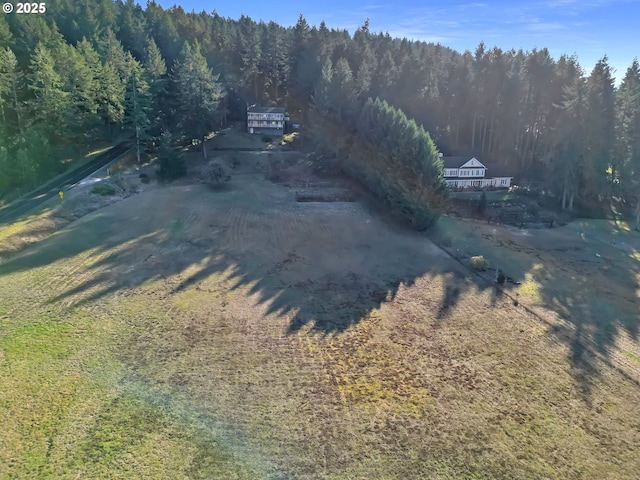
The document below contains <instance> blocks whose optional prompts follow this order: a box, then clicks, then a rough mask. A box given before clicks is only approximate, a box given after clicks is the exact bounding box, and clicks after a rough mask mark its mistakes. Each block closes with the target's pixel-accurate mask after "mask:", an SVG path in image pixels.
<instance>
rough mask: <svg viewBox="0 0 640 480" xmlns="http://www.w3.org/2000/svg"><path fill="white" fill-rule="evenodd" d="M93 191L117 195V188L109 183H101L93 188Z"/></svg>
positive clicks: (105, 194)
mask: <svg viewBox="0 0 640 480" xmlns="http://www.w3.org/2000/svg"><path fill="white" fill-rule="evenodd" d="M91 193H96V194H98V195H103V196H105V197H106V196H107V195H115V194H116V189H115V188H114V187H113V185H109V184H108V183H99V184H97V185H96V186H95V187H93V188H92V189H91Z"/></svg>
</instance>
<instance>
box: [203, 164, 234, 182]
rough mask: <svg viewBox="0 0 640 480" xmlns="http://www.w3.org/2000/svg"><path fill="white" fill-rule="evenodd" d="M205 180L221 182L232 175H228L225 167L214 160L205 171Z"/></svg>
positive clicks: (227, 179)
mask: <svg viewBox="0 0 640 480" xmlns="http://www.w3.org/2000/svg"><path fill="white" fill-rule="evenodd" d="M203 177H204V181H205V182H207V183H216V184H218V183H220V182H227V181H229V180H230V179H231V176H230V175H227V172H226V171H225V169H224V167H223V166H222V165H221V164H220V163H218V162H213V163H211V164H209V165H207V167H206V168H205V170H204V172H203Z"/></svg>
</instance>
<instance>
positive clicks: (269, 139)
mask: <svg viewBox="0 0 640 480" xmlns="http://www.w3.org/2000/svg"><path fill="white" fill-rule="evenodd" d="M262 141H263V142H264V143H269V142H270V141H271V137H270V136H269V135H263V136H262Z"/></svg>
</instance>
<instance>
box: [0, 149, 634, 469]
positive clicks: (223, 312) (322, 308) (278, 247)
mask: <svg viewBox="0 0 640 480" xmlns="http://www.w3.org/2000/svg"><path fill="white" fill-rule="evenodd" d="M260 158H261V157H260V153H255V154H254V153H244V154H243V156H242V158H241V160H242V161H243V164H244V165H250V164H252V163H251V161H249V160H251V159H253V160H255V159H260ZM245 159H246V161H245ZM252 165H253V164H252ZM244 173H245V175H236V176H234V177H233V178H232V180H231V182H230V183H229V184H228V185H227V186H226V187H225V188H224V189H217V190H212V189H210V188H207V187H205V186H203V185H188V184H182V185H175V186H169V187H164V188H157V189H153V190H150V191H148V192H145V193H142V194H140V195H138V196H133V197H129V198H127V199H124V200H122V201H121V202H119V203H116V204H114V205H111V206H108V207H105V208H103V209H100V210H98V211H97V212H94V213H92V214H89V215H87V216H85V217H83V218H81V219H80V220H77V221H75V222H72V223H70V224H69V225H68V226H66V228H64V229H62V230H59V231H58V232H57V233H55V234H53V235H52V236H50V237H49V238H47V239H45V240H42V241H39V242H37V243H36V244H34V245H32V246H31V247H29V249H27V250H26V251H24V252H23V253H21V254H20V255H18V256H16V257H14V258H12V259H11V260H8V261H5V262H4V263H2V264H0V365H1V366H2V368H0V384H1V385H2V386H3V388H2V389H0V419H1V420H0V422H1V425H2V427H3V428H2V429H0V478H69V479H71V478H171V479H173V478H207V479H208V478H225V479H228V478H247V479H255V478H265V479H267V478H269V479H271V478H273V479H276V478H283V479H284V478H303V479H306V478H308V479H312V478H313V479H315V478H326V479H344V478H352V479H356V478H359V479H371V478H380V479H382V478H384V479H391V478H397V479H406V478H416V479H418V478H434V479H435V478H438V479H440V478H452V479H453V478H505V479H506V478H509V479H512V478H532V479H534V478H540V479H542V478H569V479H578V478H611V479H625V478H628V479H632V478H637V472H638V471H640V456H638V451H639V449H640V420H639V419H640V401H639V400H640V388H639V387H638V384H637V380H638V372H639V371H640V364H639V363H638V361H637V358H640V351H639V350H638V346H639V345H638V343H639V342H638V338H637V333H634V332H637V330H634V328H637V327H634V325H636V326H637V321H638V318H637V301H639V300H640V299H638V298H637V297H635V299H634V298H631V297H630V298H631V300H634V302H636V303H635V305H636V310H635V313H633V312H634V311H633V309H632V308H631V307H630V306H631V305H633V303H632V302H630V303H629V308H627V304H626V303H620V302H614V301H613V297H611V298H610V297H607V296H606V295H600V297H598V298H603V299H604V300H598V299H597V298H594V299H593V300H591V299H589V298H581V299H578V297H577V295H578V294H579V291H578V290H576V289H577V288H578V287H580V288H583V287H584V288H587V287H589V288H593V290H587V291H586V293H584V295H585V296H590V295H593V292H594V291H597V289H596V286H595V285H590V284H589V282H583V283H580V282H581V279H580V278H579V277H578V276H577V273H578V272H579V270H577V269H580V268H582V269H584V272H587V273H588V274H590V276H589V277H588V278H590V279H594V278H597V279H600V277H599V276H598V277H596V276H595V273H594V272H596V271H599V272H600V274H601V275H602V278H606V277H607V275H608V278H609V279H610V281H609V282H608V286H607V288H609V289H612V292H614V293H613V295H620V294H624V295H632V294H633V295H637V291H634V290H633V288H632V286H631V283H629V284H628V285H627V283H625V282H627V280H629V278H631V277H630V276H631V275H637V272H638V271H637V264H633V263H631V260H633V261H636V262H637V261H638V259H637V258H635V257H633V258H635V260H634V259H633V258H632V257H628V258H630V259H631V260H628V261H627V263H626V264H625V269H626V270H625V273H624V274H622V273H619V272H618V273H616V274H615V275H613V274H611V273H609V274H607V273H606V271H605V270H602V268H601V267H603V266H608V267H609V268H610V269H611V270H609V272H612V271H613V269H616V270H615V271H616V272H617V270H618V269H619V268H620V265H618V264H617V263H616V264H608V263H607V264H604V263H603V264H597V265H596V264H595V263H593V264H592V263H584V262H579V261H578V260H579V258H582V259H583V260H588V261H589V262H600V261H601V260H602V259H603V258H604V260H602V261H606V262H617V261H618V260H617V257H615V255H614V253H615V254H617V253H616V252H619V254H620V255H622V254H623V252H627V253H626V255H628V256H633V255H637V250H634V249H635V247H634V246H633V245H635V243H634V242H635V241H636V237H633V235H634V234H633V233H632V232H625V233H619V234H618V235H620V236H619V237H617V238H618V241H617V244H616V245H611V244H609V248H611V249H613V250H608V249H606V248H605V247H606V245H605V244H604V243H602V242H604V241H606V239H609V238H610V235H611V233H610V232H611V230H610V226H606V225H600V224H593V223H589V224H584V225H581V226H578V225H574V224H570V225H568V226H567V227H569V226H571V225H573V228H574V229H575V228H578V227H579V228H578V229H579V230H580V231H581V232H583V234H584V237H585V238H586V242H587V243H588V245H589V248H591V247H593V248H595V246H596V245H597V246H598V251H597V252H596V253H599V254H600V255H601V256H600V257H595V255H593V259H594V260H592V258H591V257H592V255H591V251H590V250H589V251H586V250H585V251H583V252H582V255H583V256H582V257H578V253H577V251H575V252H574V253H573V255H575V256H576V257H575V259H574V258H573V257H567V254H568V253H569V254H571V252H572V251H571V250H567V251H565V252H556V253H555V256H553V255H554V253H553V251H552V249H551V248H550V243H549V242H550V240H549V238H552V239H553V238H554V237H548V238H546V240H545V237H534V236H533V234H532V238H539V239H538V240H535V241H534V240H532V239H530V238H529V237H524V236H517V235H518V234H517V232H516V233H510V232H509V231H508V230H506V229H505V231H500V232H496V233H493V232H492V231H484V230H483V229H484V228H485V227H484V225H481V224H471V223H466V222H461V221H458V220H453V219H447V218H445V219H443V222H442V223H441V225H440V227H439V228H440V230H439V231H437V232H435V234H434V235H436V236H438V238H442V237H443V236H446V235H450V236H451V239H450V241H448V242H446V243H450V245H451V247H449V248H450V249H452V250H453V254H454V256H456V255H457V256H459V257H460V261H457V260H456V259H454V258H452V257H451V256H449V255H448V254H447V253H445V252H444V251H443V250H441V249H440V248H438V247H437V246H436V245H434V244H433V243H432V242H431V241H430V240H429V239H428V238H426V237H425V236H423V235H420V234H416V233H413V232H409V231H405V230H402V229H400V228H399V227H397V226H393V225H390V224H388V223H385V222H384V221H383V220H381V218H380V217H379V216H378V215H377V214H376V213H375V212H374V210H373V209H372V208H370V207H369V206H368V205H367V204H366V203H362V202H352V203H324V204H313V203H305V204H297V203H296V202H295V200H294V192H293V191H292V190H291V189H288V188H286V187H283V186H279V185H273V184H270V183H268V182H266V181H265V180H263V175H252V174H251V172H248V171H247V172H244ZM123 225H126V228H123ZM475 226H478V228H476V229H475V230H474V227H475ZM492 228H493V226H492ZM563 228H565V227H563ZM568 232H569V231H568V230H567V231H563V230H561V229H557V230H552V231H548V232H547V231H545V232H539V234H540V235H560V234H565V235H567V237H566V238H564V237H563V238H564V240H565V243H557V247H554V248H569V247H570V246H572V245H573V244H572V243H567V242H568V238H569V236H570V234H569V233H568ZM492 233H493V236H492ZM483 234H487V235H488V237H486V238H485V236H483ZM508 235H513V238H514V239H513V240H511V241H512V242H513V244H511V243H508V242H507V239H510V238H511V237H508ZM575 235H576V237H577V238H578V240H576V242H585V240H582V236H581V235H580V234H579V233H576V234H575ZM0 238H2V232H1V231H0ZM497 239H501V241H502V242H503V246H500V245H496V242H497ZM600 240H602V241H600ZM536 241H537V242H540V243H539V245H538V246H537V247H536V246H535V245H534V243H535V242H536ZM1 242H2V240H0V244H1ZM526 242H529V243H526ZM532 242H533V243H532ZM558 242H560V240H558ZM598 242H599V243H598ZM525 243H526V244H525ZM621 243H624V244H625V246H624V248H622V247H621ZM601 244H602V247H600V245H601ZM504 245H506V246H504ZM562 246H564V247H562ZM507 247H509V248H507ZM545 248H546V250H545ZM518 249H519V250H520V251H516V250H518ZM527 249H530V250H527ZM460 251H462V253H460ZM467 251H468V253H473V254H484V255H485V256H486V257H487V258H488V259H489V260H490V262H492V263H493V264H495V263H496V262H500V263H501V264H502V263H503V262H504V263H505V266H504V269H505V270H506V271H507V273H508V274H509V275H511V276H513V277H518V278H519V279H522V280H523V282H524V283H522V284H521V285H518V286H513V287H512V288H510V289H507V290H506V291H502V290H500V289H496V288H495V286H494V285H493V284H491V282H487V281H486V280H485V279H483V278H481V277H479V276H477V275H475V274H473V273H471V272H470V271H469V270H468V269H467V268H466V266H465V262H466V261H467V260H466V259H465V258H462V257H463V256H464V255H465V254H466V253H467ZM536 254H537V255H540V258H538V257H536ZM614 257H615V258H614ZM563 259H564V260H565V262H564V263H562V260H563ZM620 261H622V257H620ZM538 264H540V265H542V267H539V266H537V265H538ZM507 265H508V267H507ZM556 267H558V268H559V267H562V268H564V269H565V270H566V271H564V272H563V271H560V273H554V272H556ZM594 268H595V270H593V271H592V270H591V269H594ZM552 269H553V271H551V270H552ZM580 272H582V271H580ZM584 272H583V273H584ZM552 274H553V275H554V278H552V279H548V278H547V277H546V276H545V275H552ZM560 274H562V275H564V276H565V277H566V278H567V279H570V278H571V277H572V276H574V277H576V278H575V279H574V280H573V281H575V282H578V283H575V284H571V285H570V284H564V283H561V282H555V283H554V282H552V281H551V280H554V279H556V280H557V276H558V275H560ZM600 274H599V275H600ZM565 277H563V278H565ZM525 279H526V280H525ZM598 281H600V280H598ZM567 282H568V280H567ZM556 284H557V285H556ZM553 285H556V287H554V288H555V290H554V288H552V286H553ZM616 285H617V286H616ZM614 288H615V289H616V290H613V289H614ZM516 289H520V290H519V291H518V290H516ZM568 291H573V292H574V293H573V294H572V295H569V294H568V293H567V292H568ZM553 292H555V293H553ZM623 292H624V293H623ZM600 293H602V292H600ZM515 298H517V299H518V300H519V302H518V305H515V304H514V303H515V302H514V299H515ZM554 298H555V300H553V299H554ZM605 300H606V301H605ZM554 301H555V303H554ZM619 303H620V305H618V304H619ZM546 304H548V306H545V305H546ZM585 304H586V305H585ZM525 306H526V307H527V308H525ZM548 307H552V308H548ZM603 312H609V316H608V317H607V318H609V319H610V321H606V319H605V318H601V317H602V315H604V313H603ZM580 314H584V315H585V316H584V318H583V317H580V316H579V315H580ZM587 314H588V315H587ZM596 317H597V318H596ZM594 318H595V319H594ZM634 321H635V323H634ZM571 332H574V334H573V335H572V334H571ZM575 332H578V333H579V335H578V334H576V333H575ZM603 339H604V340H607V339H608V340H607V341H604V340H603ZM619 359H623V360H619Z"/></svg>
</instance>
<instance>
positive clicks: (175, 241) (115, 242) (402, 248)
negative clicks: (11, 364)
mask: <svg viewBox="0 0 640 480" xmlns="http://www.w3.org/2000/svg"><path fill="white" fill-rule="evenodd" d="M181 188H182V190H180V191H181V192H182V194H184V187H181ZM169 190H170V189H167V192H168V191H169ZM192 190H193V191H192V192H190V193H188V194H186V196H185V198H182V202H181V203H178V202H176V199H175V198H173V197H172V196H171V195H170V194H168V193H166V192H165V194H164V195H163V194H161V195H160V199H159V200H158V201H157V202H156V204H155V205H154V207H153V210H144V211H141V212H140V214H139V215H136V214H135V213H132V211H130V210H128V207H129V206H130V205H135V204H134V203H132V202H134V201H135V198H131V199H128V200H126V201H123V202H121V203H120V204H117V205H114V206H111V207H108V208H105V209H103V210H101V211H100V212H98V213H96V214H93V215H89V216H87V217H84V218H83V219H81V220H79V221H77V222H75V223H73V224H72V225H70V226H69V227H68V228H66V229H64V230H61V231H59V232H58V233H56V234H54V235H53V236H52V237H51V238H49V239H47V240H44V241H43V242H41V243H40V244H38V245H37V246H35V247H34V248H32V249H30V250H28V251H26V252H24V253H23V254H22V255H20V256H18V257H16V258H14V259H12V260H10V261H8V262H6V263H4V264H2V265H0V276H5V275H8V274H10V273H12V272H18V271H24V270H28V269H32V268H37V267H43V266H47V265H50V264H54V263H55V264H56V268H58V270H57V271H55V272H52V276H55V277H56V278H55V280H52V282H51V291H52V295H51V298H50V299H49V301H50V302H59V301H61V300H66V301H68V302H71V303H73V304H76V305H80V304H86V303H90V302H94V301H97V300H100V299H101V298H103V297H105V296H106V295H111V294H126V293H127V292H130V291H131V289H134V288H136V287H138V286H141V285H142V284H145V283H148V282H150V281H154V280H163V279H166V282H167V285H166V287H167V293H168V294H175V293H178V292H180V291H183V290H187V289H190V288H198V287H199V285H200V284H201V283H202V282H203V281H205V280H206V279H207V278H209V277H211V276H212V275H222V276H223V277H224V279H225V281H226V282H227V283H226V285H229V287H228V288H229V290H231V291H233V290H237V289H242V288H245V287H249V293H250V294H252V295H255V298H256V299H257V300H255V302H256V303H257V304H259V305H262V306H264V307H265V309H264V311H265V314H266V315H269V314H277V315H281V316H286V317H288V319H289V321H288V327H287V332H288V333H295V332H297V331H299V330H300V329H302V328H303V327H305V326H309V328H311V329H312V330H313V331H315V332H320V333H323V334H333V333H340V332H343V331H345V330H347V329H349V328H350V327H351V326H353V325H355V324H357V323H358V322H359V321H361V320H362V319H363V318H366V317H367V316H368V315H369V314H370V313H371V312H372V311H373V310H375V309H378V308H380V306H381V305H382V304H383V303H384V302H387V301H390V300H393V299H394V298H395V296H396V294H397V293H398V290H399V289H400V288H405V287H407V286H411V285H413V284H414V283H415V282H416V280H417V279H418V278H421V277H423V276H425V275H431V276H434V277H438V276H439V277H442V279H443V281H444V282H445V284H446V285H445V292H444V297H443V300H442V301H443V306H442V308H441V310H442V312H444V311H445V309H451V308H453V307H455V305H456V304H457V302H458V301H459V295H460V293H461V292H462V290H461V289H464V288H469V286H468V285H464V286H460V285H459V283H460V279H461V278H464V277H465V273H464V271H463V270H462V269H461V268H460V266H459V265H457V264H455V263H454V262H451V261H450V259H449V258H447V257H446V256H444V255H443V254H442V252H438V251H436V252H435V253H434V247H433V246H432V245H431V243H430V242H429V241H428V240H427V239H425V238H424V237H423V236H421V235H420V234H417V233H415V232H410V231H408V230H406V229H404V230H403V229H400V228H399V227H398V226H397V225H385V224H382V223H379V221H378V220H377V219H375V218H373V217H369V218H366V217H359V218H357V219H355V217H352V216H350V214H349V213H346V214H344V213H340V212H338V213H337V214H336V213H335V212H333V213H324V212H325V211H324V210H323V208H325V207H326V206H324V205H317V206H305V207H300V208H303V209H306V210H301V211H299V212H296V211H295V210H292V211H290V212H289V213H286V214H283V215H280V214H279V213H275V214H274V215H275V216H274V219H273V224H270V218H269V216H268V215H269V213H267V210H268V206H267V207H265V205H264V202H261V201H260V200H261V199H260V197H259V195H258V194H256V198H255V199H254V200H256V201H253V202H252V201H250V200H247V199H246V196H251V192H240V194H242V196H241V198H242V200H241V202H240V205H238V204H236V203H231V204H230V205H231V208H232V210H233V211H231V210H229V209H228V208H227V207H226V206H223V205H219V206H217V204H218V203H219V202H221V201H224V197H225V196H231V195H235V196H238V194H239V192H238V189H237V188H234V189H229V190H228V191H215V192H213V191H211V190H210V189H207V188H206V187H203V186H195V187H193V188H192ZM221 198H222V199H223V200H220V199H221ZM234 198H235V197H234ZM190 199H192V200H193V201H196V200H197V201H199V202H205V203H207V202H209V203H210V205H211V209H210V210H211V214H210V215H206V214H203V213H199V214H194V213H193V211H192V210H191V208H190V203H189V200H190ZM163 202H166V203H163ZM292 206H293V208H297V205H296V204H295V203H291V204H290V205H289V206H288V208H289V209H291V207H292ZM328 208H331V207H330V206H329V207H328ZM347 208H349V207H347ZM309 209H313V211H312V212H311V211H309ZM229 211H231V213H228V212H229ZM305 212H309V215H311V216H312V217H313V218H314V219H315V220H314V221H313V222H310V221H309V220H308V219H307V218H306V213H305ZM225 215H226V217H225ZM203 226H204V228H202V227H203ZM196 227H197V228H196ZM79 257H81V258H82V260H79V259H78V258H79ZM472 283H473V286H475V287H476V288H477V289H479V290H484V289H485V288H489V287H487V286H486V285H484V283H483V282H472ZM452 292H455V294H452ZM445 304H446V305H445ZM443 318H444V316H443Z"/></svg>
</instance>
